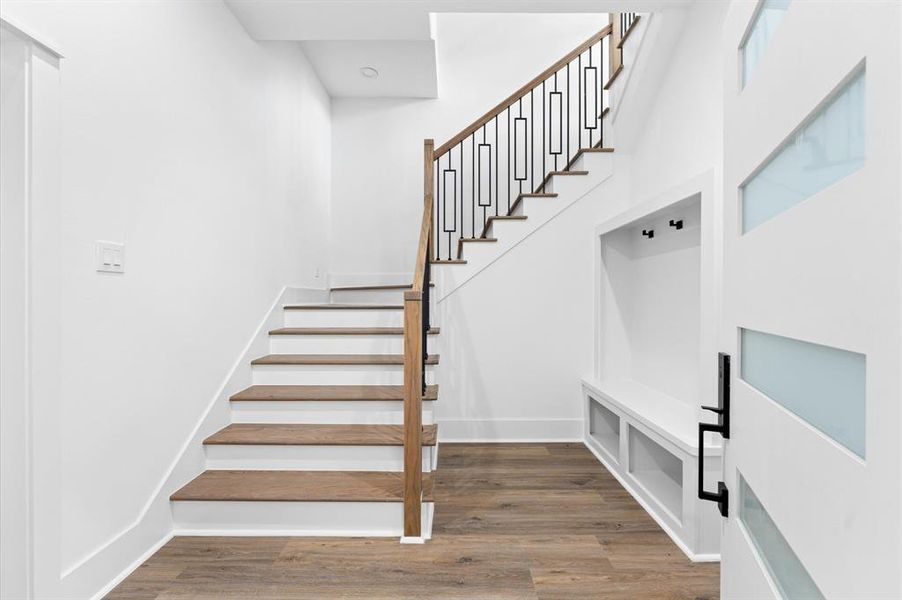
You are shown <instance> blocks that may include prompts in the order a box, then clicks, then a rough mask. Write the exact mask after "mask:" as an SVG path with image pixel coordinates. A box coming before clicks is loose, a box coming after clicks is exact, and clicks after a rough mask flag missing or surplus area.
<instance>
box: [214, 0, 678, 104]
mask: <svg viewBox="0 0 902 600" xmlns="http://www.w3.org/2000/svg"><path fill="white" fill-rule="evenodd" d="M225 3H226V4H227V5H228V7H229V8H230V9H231V11H232V13H234V15H235V16H236V17H237V18H238V20H239V21H240V22H241V24H242V25H243V26H244V28H245V29H246V30H247V32H248V34H250V36H251V37H253V38H254V39H257V40H282V41H298V42H303V46H304V50H305V52H306V53H307V56H308V57H309V59H310V62H311V63H312V64H313V67H314V69H316V72H317V74H318V75H319V77H320V79H321V80H322V82H323V85H324V86H325V88H326V90H327V91H328V92H329V94H330V95H331V96H332V97H334V98H346V97H407V98H424V97H427V98H428V97H435V96H436V95H437V90H438V75H437V73H438V69H437V66H436V52H435V42H434V39H433V37H434V36H433V27H432V25H431V23H432V19H431V17H430V15H431V14H433V13H447V12H460V13H503V12H512V13H543V12H544V13H599V12H616V11H621V10H631V11H637V12H652V11H660V10H666V9H669V8H681V7H685V6H686V4H689V3H690V0H619V1H611V0H225ZM363 66H372V67H374V68H376V69H377V70H378V71H379V77H378V78H376V79H367V78H365V77H363V76H362V75H361V74H360V68H361V67H363ZM401 73H403V74H404V76H403V77H402V76H400V74H401Z"/></svg>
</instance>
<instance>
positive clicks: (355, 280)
mask: <svg viewBox="0 0 902 600" xmlns="http://www.w3.org/2000/svg"><path fill="white" fill-rule="evenodd" d="M411 281H413V273H409V272H406V273H331V274H330V276H329V286H330V288H335V287H352V286H358V285H408V284H409V283H410V282H411Z"/></svg>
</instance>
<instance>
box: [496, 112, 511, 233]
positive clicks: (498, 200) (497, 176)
mask: <svg viewBox="0 0 902 600" xmlns="http://www.w3.org/2000/svg"><path fill="white" fill-rule="evenodd" d="M498 179H500V177H499V175H498V115H495V214H496V215H497V214H498V205H499V204H501V198H500V197H499V196H498ZM510 198H511V197H510V196H508V197H507V203H508V206H507V208H508V210H510V201H511V200H510Z"/></svg>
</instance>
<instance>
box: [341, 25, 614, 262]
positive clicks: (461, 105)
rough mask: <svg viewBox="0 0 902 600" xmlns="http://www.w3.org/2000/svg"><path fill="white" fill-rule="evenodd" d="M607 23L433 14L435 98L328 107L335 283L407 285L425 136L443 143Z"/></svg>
mask: <svg viewBox="0 0 902 600" xmlns="http://www.w3.org/2000/svg"><path fill="white" fill-rule="evenodd" d="M606 23H607V15H606V14H597V15H551V14H516V15H511V14H506V15H497V14H439V15H437V16H436V45H437V51H438V70H439V71H438V76H439V98H438V99H435V100H410V99H404V100H390V99H337V100H335V101H334V103H333V152H332V180H333V182H334V184H333V234H332V238H333V243H332V272H333V274H334V276H335V278H336V279H338V280H340V279H342V278H346V277H347V276H348V275H349V274H364V277H366V275H371V274H374V273H381V274H387V273H393V274H399V273H404V274H406V275H405V276H406V277H407V278H409V273H410V272H411V270H412V265H413V258H414V252H415V246H416V240H417V235H418V231H419V230H418V225H419V220H420V217H421V216H422V211H423V167H422V165H423V139H425V138H430V137H431V138H434V139H435V142H436V144H437V145H438V144H442V143H443V142H444V141H446V140H447V139H448V138H450V137H451V136H452V135H454V134H455V133H457V132H458V131H460V130H461V129H463V128H464V127H466V126H467V125H469V124H470V123H471V122H473V121H474V120H475V119H476V118H478V117H479V116H481V115H482V114H484V113H485V112H486V111H487V110H488V109H490V108H491V107H493V106H494V105H495V104H497V103H498V102H500V101H501V100H503V99H504V98H506V97H507V96H508V95H510V94H511V92H513V91H514V90H516V89H517V88H519V87H520V86H521V85H523V84H524V83H526V82H527V81H529V80H530V79H532V78H533V77H534V76H536V75H538V74H539V73H540V72H541V71H542V70H543V69H545V68H546V67H548V66H550V65H551V64H552V63H554V61H556V60H557V59H559V58H560V57H561V56H563V55H564V54H566V53H567V52H569V51H570V50H572V49H573V48H574V47H576V46H577V45H578V44H579V43H580V42H582V41H584V40H585V39H587V38H588V37H589V36H591V35H592V34H593V33H596V32H597V31H598V30H600V29H601V28H602V27H604V26H605V24H606ZM370 279H372V278H371V277H370Z"/></svg>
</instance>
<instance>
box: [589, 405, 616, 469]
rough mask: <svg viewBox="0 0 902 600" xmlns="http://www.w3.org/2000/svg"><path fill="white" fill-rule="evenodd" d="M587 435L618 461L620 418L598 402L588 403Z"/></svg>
mask: <svg viewBox="0 0 902 600" xmlns="http://www.w3.org/2000/svg"><path fill="white" fill-rule="evenodd" d="M589 435H590V436H592V438H593V439H594V440H595V441H597V442H598V443H599V445H600V446H601V447H602V448H603V449H604V450H605V451H606V452H607V453H608V454H610V455H611V458H612V459H613V460H615V461H619V459H618V456H619V454H620V417H618V416H617V414H616V413H614V411H612V410H610V409H608V408H607V407H605V406H604V405H603V404H600V403H599V402H594V401H592V402H590V403H589Z"/></svg>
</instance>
